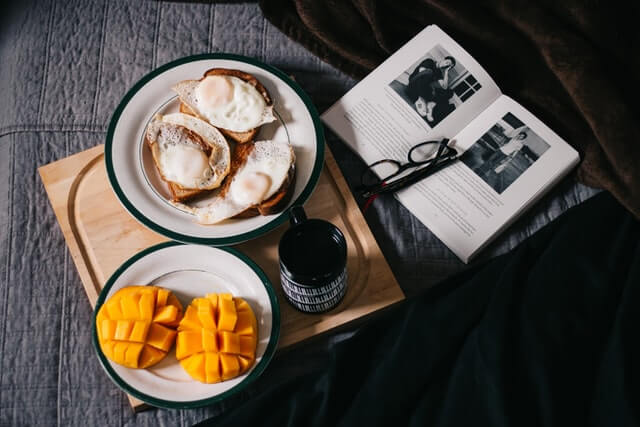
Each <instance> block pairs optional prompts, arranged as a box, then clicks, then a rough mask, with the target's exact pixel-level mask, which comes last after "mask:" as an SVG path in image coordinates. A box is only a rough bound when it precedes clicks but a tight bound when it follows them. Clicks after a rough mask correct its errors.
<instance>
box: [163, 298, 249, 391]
mask: <svg viewBox="0 0 640 427" xmlns="http://www.w3.org/2000/svg"><path fill="white" fill-rule="evenodd" d="M257 341H258V322H257V321H256V317H255V315H254V314H253V310H251V307H250V306H249V304H248V303H247V302H246V301H244V300H243V299H242V298H235V297H233V296H232V295H231V294H208V295H206V297H204V298H196V299H194V300H193V301H192V302H191V305H189V306H188V307H187V310H186V312H185V315H184V317H183V318H182V320H181V321H180V324H179V326H178V338H177V343H176V358H177V359H178V360H179V361H180V364H181V365H182V367H183V368H184V370H185V371H187V373H188V374H189V375H190V376H191V377H192V378H194V379H195V380H198V381H200V382H203V383H208V384H211V383H217V382H220V381H225V380H228V379H231V378H234V377H236V376H238V375H241V374H243V373H245V372H247V371H248V370H249V368H250V367H251V366H252V365H253V363H254V361H255V358H256V345H257Z"/></svg>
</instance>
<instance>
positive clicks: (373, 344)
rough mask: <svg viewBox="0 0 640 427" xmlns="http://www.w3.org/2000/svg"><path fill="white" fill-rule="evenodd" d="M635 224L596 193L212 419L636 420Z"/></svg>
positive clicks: (639, 285)
mask: <svg viewBox="0 0 640 427" xmlns="http://www.w3.org/2000/svg"><path fill="white" fill-rule="evenodd" d="M639 325H640V223H639V222H638V221H637V220H635V219H634V218H633V216H632V215H631V214H630V213H628V212H627V211H625V209H624V208H622V207H621V206H620V205H619V204H618V203H617V202H616V201H615V200H614V199H613V198H612V197H611V196H610V195H609V194H606V193H601V194H599V195H598V196H596V197H594V198H593V199H591V200H589V201H587V202H585V203H584V204H582V205H580V206H578V207H576V208H573V209H572V210H570V211H569V212H568V213H566V214H565V215H563V216H562V217H560V218H559V219H558V220H556V221H555V222H553V223H551V224H550V225H548V226H547V227H545V228H544V229H542V230H541V231H540V232H538V233H537V234H535V235H534V236H533V237H532V238H530V239H529V240H527V241H525V242H524V243H523V244H522V245H521V246H519V247H518V248H517V249H516V250H514V251H512V252H511V253H509V254H506V255H504V256H501V257H499V258H495V259H493V260H491V261H489V262H488V263H486V264H484V265H480V266H478V267H476V268H474V269H472V270H469V271H467V272H465V273H463V274H462V275H458V276H456V277H454V278H452V279H450V280H447V281H446V282H444V283H442V284H441V285H438V286H436V287H435V288H432V289H431V290H429V291H428V292H426V293H424V294H423V295H421V296H419V297H417V298H414V299H411V300H408V301H406V302H405V303H403V304H401V305H400V306H398V307H397V308H395V309H393V310H391V311H389V312H387V313H385V314H384V315H382V316H380V317H378V318H377V319H375V320H374V321H371V322H369V323H367V324H366V325H365V326H364V327H362V328H361V329H360V330H359V331H358V332H357V333H356V334H355V335H354V336H353V337H351V338H350V339H347V340H343V341H341V342H338V343H337V344H335V345H333V346H331V347H330V349H329V351H328V354H327V355H326V356H327V357H326V359H325V360H327V364H326V366H317V364H313V363H311V364H309V367H308V368H305V366H304V358H302V357H298V358H296V352H295V351H294V352H293V353H292V354H289V355H285V357H286V358H287V359H288V363H292V364H294V363H298V364H300V367H299V368H298V370H299V371H300V375H299V376H298V377H297V378H296V379H293V380H290V381H287V382H284V383H274V385H273V386H270V387H269V386H267V387H264V388H263V391H262V392H261V393H260V394H258V395H256V396H253V397H252V398H250V399H249V400H246V401H245V402H244V403H242V404H241V405H240V406H239V407H237V408H236V409H234V410H232V411H230V412H227V413H226V414H225V415H224V416H223V417H221V418H217V419H213V420H210V423H211V425H216V426H220V425H230V426H239V425H261V426H262V425H273V426H286V425H291V426H311V425H317V426H334V425H358V426H359V425H362V426H374V425H416V426H425V425H428V426H437V425H454V426H469V425H490V426H528V425H532V426H533V425H536V426H538V425H545V426H586V425H602V426H622V425H625V426H626V425H638V420H639V418H638V410H639V407H638V403H639V402H640V345H639V339H638V332H637V328H638V326H639Z"/></svg>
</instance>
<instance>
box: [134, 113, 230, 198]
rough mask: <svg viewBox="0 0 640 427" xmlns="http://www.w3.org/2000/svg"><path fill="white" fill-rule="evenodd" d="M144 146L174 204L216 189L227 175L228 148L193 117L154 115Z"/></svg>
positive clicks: (209, 126) (228, 164) (218, 133)
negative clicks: (150, 155) (167, 188)
mask: <svg viewBox="0 0 640 427" xmlns="http://www.w3.org/2000/svg"><path fill="white" fill-rule="evenodd" d="M145 142H146V144H147V145H148V146H149V148H150V149H151V154H152V156H153V160H154V163H155V165H156V168H157V169H158V172H159V173H160V176H161V177H162V179H163V180H164V181H166V182H167V183H168V184H169V189H170V190H171V193H172V195H173V200H174V201H186V200H188V199H191V198H193V197H195V196H197V195H199V194H201V193H202V192H203V191H205V190H211V189H214V188H217V187H219V186H220V184H221V182H222V180H223V179H224V178H225V176H227V174H228V173H229V170H230V165H231V161H230V156H231V154H230V148H229V144H228V143H227V141H226V139H225V138H224V136H222V134H221V133H220V132H219V131H218V130H217V129H216V128H215V127H213V126H211V125H209V124H208V123H206V122H205V121H203V120H200V119H198V118H197V117H194V116H190V115H187V114H183V113H174V114H167V115H164V116H163V115H160V114H158V115H156V116H155V117H154V118H153V119H152V120H151V122H150V123H149V125H148V126H147V129H146V132H145Z"/></svg>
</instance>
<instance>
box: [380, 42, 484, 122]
mask: <svg viewBox="0 0 640 427" xmlns="http://www.w3.org/2000/svg"><path fill="white" fill-rule="evenodd" d="M389 87H390V88H391V89H393V90H394V91H395V92H396V93H397V94H398V95H400V97H401V98H402V99H403V100H404V101H405V102H406V103H407V104H409V106H410V107H411V108H412V109H413V110H414V111H415V112H416V113H418V114H419V115H420V117H422V118H423V119H424V121H425V122H427V123H428V124H429V126H431V127H432V128H433V127H435V126H436V125H437V124H438V123H440V122H441V121H442V120H443V119H444V118H445V117H447V116H448V115H449V114H451V112H452V111H454V110H455V109H456V108H457V107H458V106H460V105H461V104H462V103H463V102H465V101H466V100H467V99H469V98H470V97H471V96H473V94H474V93H476V92H477V91H478V90H480V88H481V87H482V86H481V85H480V83H479V82H478V81H477V80H476V79H475V77H473V76H472V75H471V73H469V71H467V69H466V68H464V66H463V65H462V64H461V63H460V62H459V61H458V60H457V59H456V58H455V57H453V56H451V55H450V54H449V52H448V51H447V50H446V49H444V48H443V47H442V46H440V45H436V46H435V47H433V49H431V50H430V51H429V52H427V53H426V55H424V56H423V57H421V58H420V59H419V60H418V61H416V62H415V63H414V64H412V65H411V67H409V68H408V69H406V70H405V71H404V72H403V73H402V74H400V75H399V76H398V77H396V78H395V79H394V80H393V81H392V82H391V83H389Z"/></svg>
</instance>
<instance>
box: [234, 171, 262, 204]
mask: <svg viewBox="0 0 640 427" xmlns="http://www.w3.org/2000/svg"><path fill="white" fill-rule="evenodd" d="M237 180H238V181H237V183H236V185H235V186H234V187H235V188H234V192H235V195H234V199H235V200H236V202H238V203H241V204H243V205H255V204H258V203H260V202H262V201H263V200H264V197H265V195H266V194H267V191H268V190H269V187H270V186H271V178H270V177H269V176H268V175H266V174H264V173H260V172H251V173H248V174H246V175H242V176H239V177H238V178H237Z"/></svg>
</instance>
